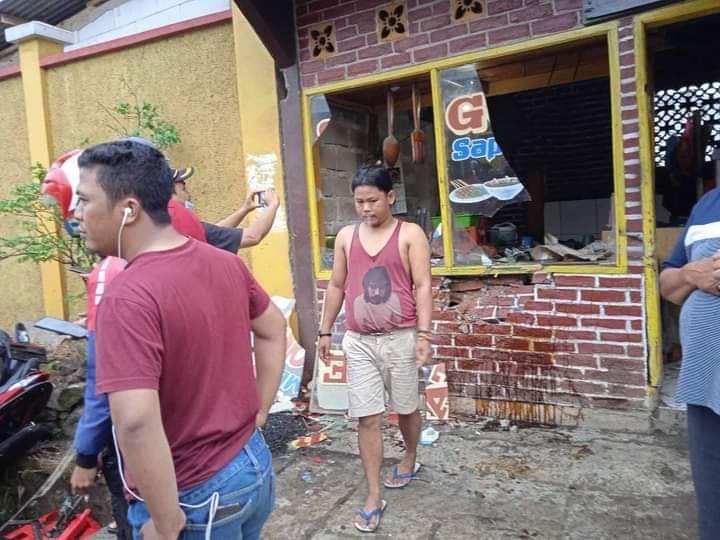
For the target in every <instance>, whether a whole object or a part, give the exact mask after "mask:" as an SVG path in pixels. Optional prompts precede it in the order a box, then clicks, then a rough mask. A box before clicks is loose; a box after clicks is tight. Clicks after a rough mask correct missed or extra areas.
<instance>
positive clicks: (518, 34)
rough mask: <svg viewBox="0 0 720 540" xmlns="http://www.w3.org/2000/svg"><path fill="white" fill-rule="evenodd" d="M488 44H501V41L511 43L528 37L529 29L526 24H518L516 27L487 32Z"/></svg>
mask: <svg viewBox="0 0 720 540" xmlns="http://www.w3.org/2000/svg"><path fill="white" fill-rule="evenodd" d="M489 36H490V39H489V42H490V44H491V45H494V44H495V43H502V42H503V41H511V40H515V39H522V38H526V37H529V36H530V27H529V26H528V25H527V24H518V25H516V26H508V27H506V28H500V29H498V30H492V31H491V32H489Z"/></svg>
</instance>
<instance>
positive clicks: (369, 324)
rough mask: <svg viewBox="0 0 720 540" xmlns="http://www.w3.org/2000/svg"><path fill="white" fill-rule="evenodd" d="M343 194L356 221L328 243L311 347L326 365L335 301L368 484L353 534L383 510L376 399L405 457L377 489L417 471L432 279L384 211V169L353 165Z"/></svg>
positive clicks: (422, 253)
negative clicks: (331, 248) (395, 427)
mask: <svg viewBox="0 0 720 540" xmlns="http://www.w3.org/2000/svg"><path fill="white" fill-rule="evenodd" d="M352 189H353V197H354V199H355V209H356V211H357V213H358V216H360V219H361V222H360V224H359V225H354V226H348V227H345V228H344V229H342V230H341V231H340V232H339V233H338V235H337V237H336V239H335V262H334V264H333V272H332V277H331V278H330V284H329V285H328V290H327V296H326V299H325V311H324V315H323V320H322V323H321V325H320V343H319V351H320V358H321V360H322V361H323V362H326V361H327V359H328V354H329V350H330V338H331V328H332V326H333V324H334V322H335V319H336V318H337V316H338V313H339V312H340V308H341V307H342V305H343V301H344V302H345V317H346V326H347V332H346V334H345V336H344V338H343V351H344V352H345V358H346V360H347V368H348V389H349V392H348V401H349V409H350V415H351V416H353V417H354V418H358V419H359V429H358V439H359V446H360V458H361V459H362V462H363V467H364V468H365V476H366V478H367V483H368V496H367V499H366V500H365V505H364V508H363V509H362V510H360V511H359V512H358V514H357V515H356V516H355V521H354V523H355V527H356V528H357V529H358V530H360V531H364V532H374V531H375V530H376V529H377V527H378V526H379V525H380V519H381V517H382V515H383V512H384V511H385V507H386V506H387V503H386V501H384V500H383V499H382V497H381V482H380V468H381V465H382V462H383V438H382V431H381V428H382V415H383V413H384V412H385V404H386V401H387V402H389V404H390V407H391V408H392V410H394V411H395V412H397V413H398V415H399V418H400V421H399V423H400V431H401V432H402V435H403V439H404V441H405V448H406V451H405V456H404V457H403V459H402V461H401V462H400V463H398V464H397V465H396V466H394V467H393V468H392V470H391V471H390V473H389V474H388V476H387V477H386V478H385V481H384V485H385V487H386V488H389V489H397V488H403V487H405V486H407V485H408V484H409V483H410V481H411V480H412V479H413V478H414V477H415V475H416V474H417V472H418V470H419V468H420V464H419V463H417V461H416V455H417V444H418V439H419V438H420V429H421V426H422V420H421V417H420V412H419V411H418V368H419V367H420V366H422V365H423V364H424V363H425V362H427V361H428V360H430V356H431V351H432V349H431V339H432V334H431V331H430V320H431V313H432V276H431V272H430V246H429V245H428V241H427V238H426V237H425V233H424V232H423V230H422V229H421V228H420V227H418V226H417V225H415V224H413V223H403V222H401V221H399V220H397V219H395V218H394V217H393V215H392V212H391V207H392V205H393V203H394V202H395V193H394V192H393V191H392V179H391V178H390V175H389V174H388V171H387V169H385V168H384V167H382V166H371V167H362V168H361V169H360V170H359V171H358V172H357V174H356V175H355V177H354V178H353V181H352Z"/></svg>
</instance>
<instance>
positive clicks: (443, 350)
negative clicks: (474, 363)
mask: <svg viewBox="0 0 720 540" xmlns="http://www.w3.org/2000/svg"><path fill="white" fill-rule="evenodd" d="M435 354H436V355H437V356H445V357H450V358H470V349H467V348H460V347H438V348H437V349H435Z"/></svg>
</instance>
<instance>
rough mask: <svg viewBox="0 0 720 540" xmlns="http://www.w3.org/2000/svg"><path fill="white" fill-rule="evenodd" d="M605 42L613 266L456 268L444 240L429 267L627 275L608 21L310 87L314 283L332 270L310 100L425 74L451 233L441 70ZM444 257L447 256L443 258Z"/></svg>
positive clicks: (306, 119) (448, 238) (616, 68)
mask: <svg viewBox="0 0 720 540" xmlns="http://www.w3.org/2000/svg"><path fill="white" fill-rule="evenodd" d="M603 37H604V38H605V41H606V44H607V52H608V68H609V80H610V109H611V111H610V116H611V132H612V156H613V157H612V161H613V200H614V209H615V262H614V263H612V264H598V263H594V264H576V263H555V264H547V265H543V264H539V263H517V264H502V265H497V266H455V265H454V260H453V258H454V253H453V249H452V235H449V234H445V235H443V246H444V252H445V254H446V255H445V260H444V264H443V266H437V267H433V269H432V273H433V275H435V276H469V275H483V274H484V275H501V274H528V273H533V272H538V271H542V272H547V273H564V274H624V273H627V270H628V253H627V231H626V208H625V175H624V158H623V135H622V110H621V103H620V51H619V44H618V22H617V21H613V22H608V23H604V24H600V25H597V26H593V27H589V28H582V29H579V30H571V31H568V32H563V33H560V34H555V35H551V36H545V37H540V38H536V39H531V40H527V41H522V42H519V43H513V44H510V45H503V46H499V47H494V48H489V49H483V50H480V51H476V52H472V53H467V54H463V55H459V56H452V57H448V58H444V59H441V60H436V61H433V62H427V63H424V64H417V65H414V66H410V67H406V68H401V69H396V70H392V71H387V72H382V73H377V74H373V75H368V76H365V77H358V78H355V79H351V80H345V81H341V82H337V83H330V84H325V85H320V86H315V87H312V88H309V89H304V90H303V91H302V96H301V101H302V123H303V144H304V147H305V173H306V181H307V190H308V206H309V208H308V213H309V219H310V235H311V237H310V242H311V247H312V258H313V270H314V273H315V277H316V278H317V279H322V280H327V279H329V278H330V275H331V273H332V270H331V269H327V270H326V269H323V268H322V261H321V252H320V227H321V223H320V221H319V215H320V212H319V207H318V203H319V198H318V193H317V189H318V183H317V180H318V178H316V173H315V171H316V162H317V164H318V165H319V151H318V148H319V147H318V146H317V145H313V143H312V141H313V126H312V122H311V115H310V99H311V98H312V97H313V96H316V95H319V94H330V93H335V92H340V91H346V90H355V89H358V88H363V87H368V86H375V85H378V84H383V83H389V82H392V81H394V80H397V79H402V78H408V77H416V76H419V75H429V76H430V84H431V91H432V102H433V116H434V129H435V149H436V155H437V156H438V159H437V163H436V167H437V181H438V189H439V194H440V215H441V220H442V224H443V230H450V227H451V220H452V217H451V212H450V203H449V199H448V188H447V167H446V161H445V160H446V159H447V156H446V155H445V130H444V119H443V111H442V104H441V100H442V95H441V92H440V71H441V70H444V69H447V68H453V67H459V66H462V65H465V64H470V63H474V62H479V61H483V60H498V59H502V58H503V57H505V56H512V55H517V54H521V53H524V52H530V51H539V50H542V49H546V48H551V47H555V46H558V45H568V44H569V45H572V44H573V43H578V42H581V41H584V40H587V39H590V38H603ZM448 254H449V256H448Z"/></svg>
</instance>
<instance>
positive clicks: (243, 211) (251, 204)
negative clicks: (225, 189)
mask: <svg viewBox="0 0 720 540" xmlns="http://www.w3.org/2000/svg"><path fill="white" fill-rule="evenodd" d="M256 194H257V191H251V192H250V193H249V194H248V196H247V197H246V198H245V202H243V205H242V206H241V207H240V208H238V209H237V210H235V211H234V212H233V213H232V214H230V215H229V216H227V217H226V218H224V219H221V220H220V221H218V222H217V223H216V224H215V225H217V226H218V227H227V228H229V229H234V228H236V227H237V226H238V225H240V223H242V220H243V219H245V218H246V217H247V215H248V214H249V213H250V212H252V211H253V210H255V209H256V208H257V207H258V205H257V203H256V202H255V195H256Z"/></svg>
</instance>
